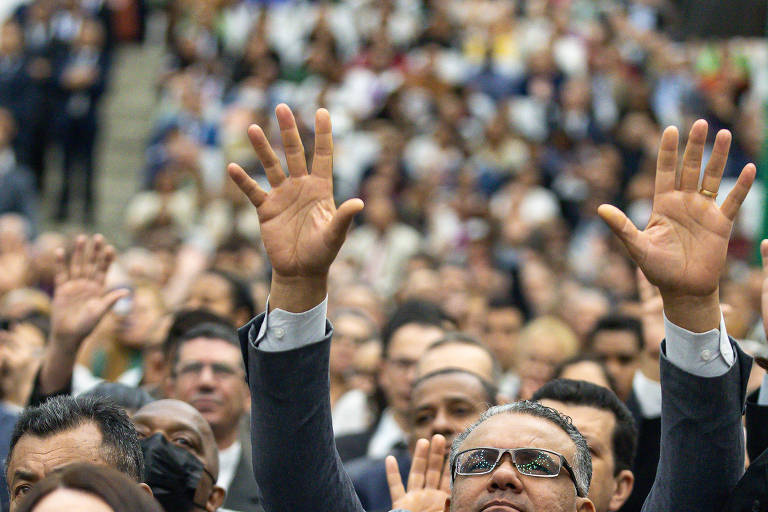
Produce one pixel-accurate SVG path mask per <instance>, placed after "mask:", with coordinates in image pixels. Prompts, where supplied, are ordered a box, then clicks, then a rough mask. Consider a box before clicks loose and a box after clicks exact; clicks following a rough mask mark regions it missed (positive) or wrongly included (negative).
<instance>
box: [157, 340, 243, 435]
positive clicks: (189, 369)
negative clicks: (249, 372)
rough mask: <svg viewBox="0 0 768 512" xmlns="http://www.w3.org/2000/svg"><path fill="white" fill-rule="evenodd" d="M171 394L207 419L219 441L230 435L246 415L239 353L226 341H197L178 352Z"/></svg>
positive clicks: (191, 341) (184, 345) (185, 344)
mask: <svg viewBox="0 0 768 512" xmlns="http://www.w3.org/2000/svg"><path fill="white" fill-rule="evenodd" d="M174 375H175V377H174V378H173V382H172V386H171V387H172V390H171V393H172V395H173V398H176V399H178V400H182V401H184V402H187V403H188V404H190V405H191V406H193V407H194V408H195V409H197V410H198V411H199V412H200V414H201V415H202V416H203V418H205V419H206V420H207V421H208V423H209V424H210V426H211V429H212V430H213V433H214V435H215V436H216V439H217V440H221V439H222V437H226V436H228V435H231V434H232V432H234V431H236V430H237V426H238V423H239V421H240V418H241V417H242V415H243V413H244V412H245V404H246V401H247V400H248V387H247V386H246V384H245V380H244V379H243V377H244V370H243V360H242V356H241V355H240V350H239V349H238V348H237V347H235V346H234V345H231V344H230V343H228V342H226V341H223V340H216V339H210V338H196V339H193V340H189V341H187V342H185V343H184V344H183V345H181V347H180V348H179V357H178V363H176V366H175V368H174Z"/></svg>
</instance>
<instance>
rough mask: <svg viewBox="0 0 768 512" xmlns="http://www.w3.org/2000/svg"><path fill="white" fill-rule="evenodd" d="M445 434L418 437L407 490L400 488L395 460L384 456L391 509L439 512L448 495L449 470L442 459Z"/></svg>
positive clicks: (401, 483) (398, 472)
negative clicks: (427, 437) (424, 437)
mask: <svg viewBox="0 0 768 512" xmlns="http://www.w3.org/2000/svg"><path fill="white" fill-rule="evenodd" d="M445 448H446V447H445V437H443V436H441V435H440V434H436V435H434V436H432V442H431V443H430V442H429V441H427V440H426V439H419V440H418V442H417V443H416V448H415V450H414V452H413V462H412V463H411V471H410V473H408V491H407V492H406V490H405V487H403V481H402V480H401V478H400V470H399V469H398V467H397V460H395V458H394V457H393V456H391V455H390V456H389V457H387V458H386V460H385V461H384V463H385V464H386V469H387V484H388V485H389V495H390V497H391V498H392V508H393V509H405V510H409V511H410V512H442V511H443V510H445V504H446V500H447V499H448V497H449V495H450V492H451V490H450V476H451V475H450V470H449V469H448V468H447V467H446V462H445Z"/></svg>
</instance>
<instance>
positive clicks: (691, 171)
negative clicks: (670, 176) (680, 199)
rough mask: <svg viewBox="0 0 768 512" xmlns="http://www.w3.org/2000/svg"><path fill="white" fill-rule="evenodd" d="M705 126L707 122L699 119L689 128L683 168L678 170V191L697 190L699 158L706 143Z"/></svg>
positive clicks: (699, 170) (699, 167)
mask: <svg viewBox="0 0 768 512" xmlns="http://www.w3.org/2000/svg"><path fill="white" fill-rule="evenodd" d="M707 126H708V125H707V122H706V121H705V120H703V119H699V120H698V121H696V122H695V123H693V126H691V131H690V133H689V134H688V143H687V144H686V145H685V153H684V154H683V167H682V169H680V190H686V191H696V190H698V187H699V176H700V175H701V158H702V155H703V154H704V145H705V144H706V142H707Z"/></svg>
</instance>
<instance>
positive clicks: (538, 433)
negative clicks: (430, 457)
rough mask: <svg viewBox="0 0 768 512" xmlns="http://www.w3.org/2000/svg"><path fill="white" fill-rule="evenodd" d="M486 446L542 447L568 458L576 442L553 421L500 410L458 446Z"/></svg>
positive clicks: (573, 451) (463, 448) (464, 448)
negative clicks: (500, 411)
mask: <svg viewBox="0 0 768 512" xmlns="http://www.w3.org/2000/svg"><path fill="white" fill-rule="evenodd" d="M480 446H488V447H493V448H524V447H532V448H545V449H547V450H552V451H555V452H558V453H560V454H562V455H565V457H566V458H567V459H568V460H571V457H572V455H573V454H575V452H576V445H575V444H574V443H573V441H572V440H571V438H570V437H569V436H568V434H567V433H566V432H565V431H564V430H563V429H562V428H560V426H558V425H557V424H555V423H554V422H552V421H550V420H548V419H545V418H542V417H539V416H533V415H531V414H526V413H519V412H512V413H501V414H497V415H495V416H492V417H491V418H489V419H487V420H486V421H484V422H483V423H481V424H480V425H478V426H477V428H475V429H474V430H473V431H472V432H471V433H470V434H469V436H467V438H466V439H465V440H464V442H463V443H462V446H461V448H460V449H461V450H466V449H469V448H475V447H480Z"/></svg>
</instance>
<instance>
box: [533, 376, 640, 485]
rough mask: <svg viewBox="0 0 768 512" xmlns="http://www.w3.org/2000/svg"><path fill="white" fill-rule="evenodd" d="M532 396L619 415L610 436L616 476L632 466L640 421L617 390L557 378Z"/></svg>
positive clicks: (539, 399)
mask: <svg viewBox="0 0 768 512" xmlns="http://www.w3.org/2000/svg"><path fill="white" fill-rule="evenodd" d="M532 399H533V400H535V401H537V402H538V401H541V400H545V399H549V400H556V401H558V402H563V403H566V404H571V405H585V406H588V407H595V408H596V409H602V410H604V411H609V412H611V413H613V415H614V417H615V418H616V426H615V427H614V429H613V435H612V436H611V444H612V449H613V460H614V475H616V474H618V473H619V471H622V470H624V469H632V465H633V463H634V460H635V451H636V450H637V424H636V423H635V418H634V417H633V416H632V413H631V412H629V409H627V406H626V405H624V403H623V402H622V401H621V400H619V397H617V396H616V393H614V392H613V391H611V390H610V389H608V388H604V387H603V386H598V385H597V384H593V383H591V382H585V381H583V380H571V379H556V380H553V381H550V382H548V383H546V384H544V385H543V386H542V387H540V388H539V389H538V391H536V392H535V393H534V394H533V398H532Z"/></svg>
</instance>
